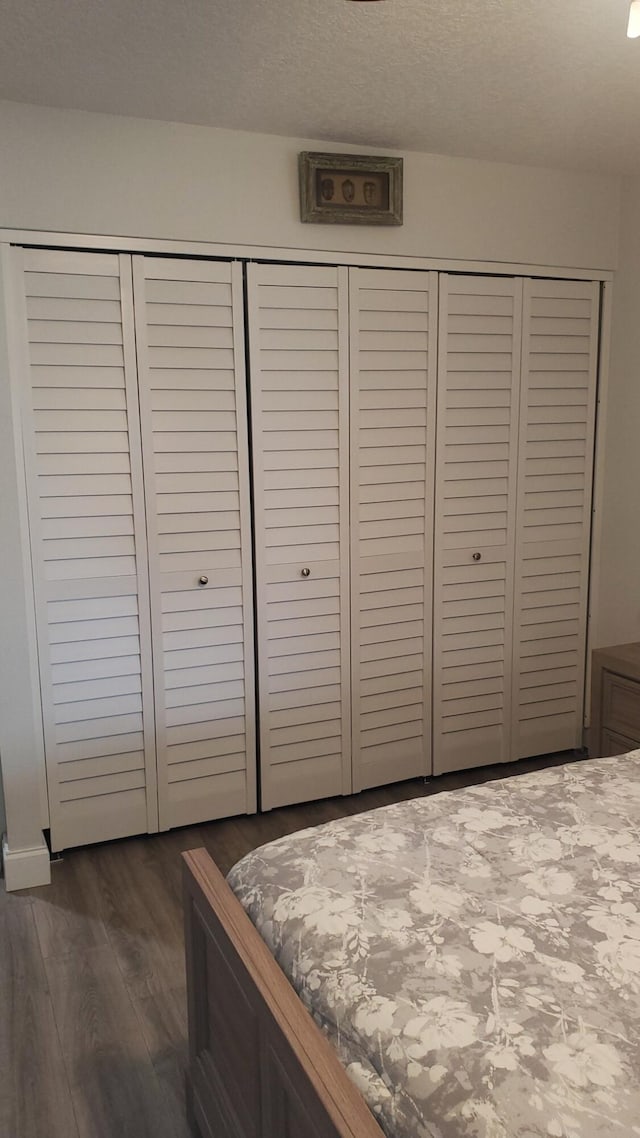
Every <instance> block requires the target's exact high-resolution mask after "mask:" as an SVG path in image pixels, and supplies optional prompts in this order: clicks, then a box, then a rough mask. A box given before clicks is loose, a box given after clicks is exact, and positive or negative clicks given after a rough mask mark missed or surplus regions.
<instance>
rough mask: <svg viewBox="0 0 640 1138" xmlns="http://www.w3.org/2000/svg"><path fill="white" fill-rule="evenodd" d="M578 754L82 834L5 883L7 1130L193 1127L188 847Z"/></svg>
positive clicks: (29, 1136) (214, 844) (283, 829)
mask: <svg viewBox="0 0 640 1138" xmlns="http://www.w3.org/2000/svg"><path fill="white" fill-rule="evenodd" d="M572 757H573V755H572V754H569V755H567V754H565V755H561V756H553V757H551V756H546V757H545V758H544V759H531V760H524V761H522V762H519V763H512V764H509V765H508V766H500V767H483V768H480V769H478V770H474V771H466V772H462V773H460V774H456V775H447V776H444V777H442V778H439V779H433V780H431V781H428V782H425V781H423V780H422V779H419V780H414V781H412V782H404V783H396V784H395V785H393V786H389V787H384V788H382V789H379V790H371V791H366V792H364V793H362V794H359V795H353V796H352V797H349V798H334V799H327V800H325V801H323V802H314V803H309V804H307V805H304V806H290V807H286V808H284V809H281V810H274V811H272V812H271V813H268V814H261V815H260V814H258V815H254V816H252V817H240V818H233V819H225V820H224V821H220V822H210V823H207V824H206V825H202V826H195V827H190V828H187V829H183V830H176V831H173V832H171V833H165V834H159V835H155V836H150V837H140V838H131V839H127V840H124V841H119V842H111V843H106V844H104V845H100V846H88V847H86V848H84V849H77V850H72V851H70V852H68V853H67V854H65V856H64V858H62V859H61V860H59V861H56V862H54V864H53V867H52V869H53V883H52V885H50V886H47V887H45V888H42V889H32V890H28V891H25V892H23V893H20V894H18V893H11V894H7V893H5V891H4V887H2V888H0V1138H151V1136H153V1138H191V1132H190V1130H189V1128H188V1126H187V1122H186V1119H185V1109H184V1090H183V1084H184V1067H185V1060H186V1037H187V1025H186V1006H185V979H184V961H183V934H182V908H181V896H180V889H181V860H180V853H181V852H182V851H183V850H187V849H193V848H196V847H198V846H206V847H207V849H208V850H209V852H210V853H211V855H212V857H213V858H214V860H215V861H216V862H217V864H218V865H219V867H220V868H221V869H222V870H223V872H225V873H226V872H227V871H228V870H229V869H230V868H231V866H232V865H233V864H234V862H236V861H237V860H238V858H240V857H242V856H243V854H245V853H248V851H249V850H251V849H254V848H255V847H256V846H258V845H262V844H263V843H264V842H267V841H270V840H272V839H274V838H277V837H280V836H281V835H283V834H287V833H291V832H293V831H294V830H299V829H302V828H304V827H306V826H312V825H316V824H317V823H320V822H326V821H329V820H330V819H333V818H340V817H344V816H346V815H348V814H356V813H359V812H361V811H363V810H370V809H373V808H375V807H377V806H384V805H387V804H388V803H391V802H398V801H401V800H402V799H406V798H414V797H416V796H419V795H424V794H433V793H438V792H441V791H445V790H451V789H454V788H456V787H460V786H465V785H469V784H472V783H478V782H485V781H487V780H489V779H494V778H502V777H505V776H506V775H511V774H518V773H523V772H524V771H528V770H535V769H538V768H540V767H544V766H551V765H556V764H557V763H560V762H566V761H567V760H568V759H571V758H572Z"/></svg>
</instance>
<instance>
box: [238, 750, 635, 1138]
mask: <svg viewBox="0 0 640 1138" xmlns="http://www.w3.org/2000/svg"><path fill="white" fill-rule="evenodd" d="M228 880H229V883H230V885H231V887H232V888H233V890H234V892H235V893H236V894H237V896H238V897H239V899H240V901H241V902H242V904H243V906H244V908H245V909H246V910H247V912H248V914H249V916H250V917H251V919H252V921H253V923H254V924H255V925H256V927H257V928H258V930H259V931H260V933H261V935H262V937H263V938H264V940H265V941H266V943H267V945H268V946H269V948H270V949H271V951H272V953H273V955H274V956H275V958H276V959H277V961H278V962H279V964H280V966H281V967H282V969H283V970H284V972H285V973H286V975H287V976H288V978H289V980H290V981H291V983H292V985H293V986H294V988H295V989H296V991H297V992H298V994H299V995H300V997H301V999H302V1000H303V1002H304V1003H305V1005H306V1006H307V1008H308V1009H309V1011H310V1012H311V1014H312V1015H313V1016H314V1018H315V1019H316V1021H317V1022H318V1023H319V1024H320V1026H321V1027H322V1029H323V1030H324V1031H325V1032H326V1034H327V1035H328V1037H329V1038H330V1040H331V1042H332V1043H333V1044H334V1046H335V1047H336V1049H337V1051H338V1054H339V1056H340V1058H341V1060H342V1062H343V1064H344V1066H345V1067H346V1069H347V1071H348V1073H349V1075H350V1076H351V1078H352V1079H353V1080H354V1082H355V1083H356V1085H357V1086H358V1087H359V1089H360V1090H361V1092H362V1094H363V1095H364V1097H365V1099H366V1101H367V1102H368V1104H369V1106H370V1108H371V1110H372V1111H373V1112H374V1114H375V1116H376V1117H377V1119H378V1121H379V1124H380V1126H381V1128H382V1129H383V1130H384V1131H385V1132H386V1133H387V1134H388V1135H389V1136H391V1135H393V1136H394V1138H426V1136H429V1138H454V1136H455V1138H462V1136H464V1138H467V1136H473V1138H549V1136H552V1138H605V1136H606V1138H612V1136H615V1135H616V1134H617V1135H620V1136H621V1138H623V1136H624V1138H627V1136H632V1135H640V1085H639V1084H640V908H639V906H640V751H635V752H632V753H630V754H627V755H623V756H619V757H616V758H611V759H598V760H588V761H585V762H579V763H570V764H567V765H566V766H562V767H555V768H553V769H549V770H546V771H542V772H537V773H535V774H529V775H523V776H520V777H512V778H509V779H502V780H499V781H495V782H491V783H488V784H485V785H482V786H477V787H472V788H468V789H465V790H459V791H454V792H450V793H440V794H437V795H433V796H429V797H425V798H420V799H416V800H414V801H411V802H403V803H401V804H399V805H394V806H388V807H384V808H382V809H379V810H374V811H371V812H369V813H366V814H360V815H357V816H355V817H351V818H348V819H345V820H340V821H337V822H330V823H328V824H326V825H322V826H318V827H317V828H315V829H311V830H305V831H302V832H300V833H297V834H293V835H291V836H288V837H286V838H282V839H280V840H279V841H276V842H272V843H270V844H269V845H266V846H263V847H261V848H260V849H258V850H255V851H254V852H252V853H250V854H249V855H248V856H247V857H245V858H243V859H242V861H240V862H239V863H238V864H237V865H236V866H234V868H233V869H232V870H231V873H230V874H229V878H228Z"/></svg>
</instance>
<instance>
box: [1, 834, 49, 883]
mask: <svg viewBox="0 0 640 1138" xmlns="http://www.w3.org/2000/svg"><path fill="white" fill-rule="evenodd" d="M2 863H3V866H4V884H5V889H6V890H7V892H11V891H12V890H14V889H33V887H34V886H36V885H50V884H51V861H50V858H49V847H48V845H47V843H46V842H45V840H44V838H43V839H42V844H41V845H38V846H33V847H31V848H30V849H27V850H11V849H9V846H8V845H7V839H6V838H3V839H2Z"/></svg>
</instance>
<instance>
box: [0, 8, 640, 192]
mask: <svg viewBox="0 0 640 1138" xmlns="http://www.w3.org/2000/svg"><path fill="white" fill-rule="evenodd" d="M627 12H628V0H459V2H456V0H384V2H382V3H375V4H366V3H351V2H350V0H0V97H2V98H6V99H14V100H19V101H23V102H29V103H43V104H48V105H51V106H57V107H72V108H78V109H82V110H91V111H106V112H111V113H114V114H124V115H138V116H142V117H146V118H157V119H166V120H170V121H175V122H188V123H204V124H208V125H211V126H221V127H229V128H236V129H239V130H253V131H262V132H266V133H270V134H285V135H293V136H296V137H302V138H315V139H327V140H336V141H337V140H339V141H343V142H347V143H349V142H350V143H353V144H358V145H361V146H372V147H373V146H377V147H383V148H389V149H395V150H409V149H411V150H424V151H431V152H434V153H441V154H452V155H463V156H468V157H477V158H490V159H502V160H506V161H512V162H527V163H531V164H536V165H551V166H565V167H574V168H582V169H591V170H606V171H610V172H617V171H621V172H622V171H627V172H630V171H637V170H638V169H640V130H639V123H638V119H639V114H638V112H639V110H640V40H628V39H627V38H626V34H625V32H626V19H627Z"/></svg>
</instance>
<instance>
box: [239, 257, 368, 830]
mask: <svg viewBox="0 0 640 1138" xmlns="http://www.w3.org/2000/svg"><path fill="white" fill-rule="evenodd" d="M247 278H248V319H249V344H250V371H251V418H252V428H253V430H252V435H253V453H254V467H253V472H254V499H255V560H256V586H257V610H258V682H259V689H260V741H261V794H262V806H263V808H265V809H270V808H272V807H274V806H281V805H284V804H286V803H292V802H302V801H305V800H308V799H313V798H323V797H325V796H327V795H334V794H341V793H346V792H348V791H349V790H350V789H351V763H350V710H349V708H350V694H349V585H348V561H349V548H348V547H349V529H348V524H349V520H348V495H349V467H348V457H349V456H348V446H349V437H348V423H347V409H348V339H347V322H348V281H347V270H346V269H338V268H323V267H320V268H314V267H306V266H304V267H303V266H276V265H249V266H248V269H247Z"/></svg>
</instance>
